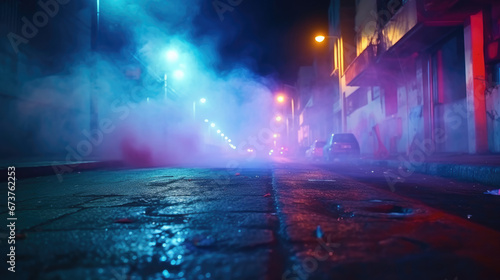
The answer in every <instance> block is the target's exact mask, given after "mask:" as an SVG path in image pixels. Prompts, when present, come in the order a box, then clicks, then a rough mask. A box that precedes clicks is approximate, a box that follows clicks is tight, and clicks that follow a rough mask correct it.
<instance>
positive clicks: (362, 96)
mask: <svg viewBox="0 0 500 280" xmlns="http://www.w3.org/2000/svg"><path fill="white" fill-rule="evenodd" d="M368 89H369V88H368V87H361V88H359V89H358V90H357V91H355V92H354V93H352V94H351V95H349V96H348V97H347V114H348V115H350V114H351V113H352V112H354V111H356V110H357V109H359V108H361V107H363V106H365V105H366V104H368Z"/></svg>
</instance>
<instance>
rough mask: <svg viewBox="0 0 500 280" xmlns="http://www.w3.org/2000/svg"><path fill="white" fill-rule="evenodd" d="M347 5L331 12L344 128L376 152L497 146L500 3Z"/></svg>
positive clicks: (337, 4) (381, 0)
mask: <svg viewBox="0 0 500 280" xmlns="http://www.w3.org/2000/svg"><path fill="white" fill-rule="evenodd" d="M348 2H352V3H353V2H354V1H342V0H332V1H331V5H330V12H329V14H330V26H329V29H330V31H329V33H330V36H332V37H335V38H338V39H335V38H334V40H332V42H330V44H331V45H332V47H331V48H330V49H331V57H332V61H331V65H332V67H331V69H332V73H331V76H332V77H333V78H334V79H337V80H338V92H339V94H338V97H335V102H334V104H335V105H334V108H333V112H334V117H333V120H332V123H334V124H336V126H338V127H339V126H341V129H340V127H339V128H337V129H338V130H342V131H344V132H352V133H354V134H355V135H356V137H357V138H358V141H359V142H360V146H361V152H362V153H364V154H372V155H375V156H379V157H385V156H388V155H396V154H409V153H411V151H414V150H416V149H419V150H423V151H425V153H424V154H427V155H430V154H431V153H471V154H481V153H487V152H500V117H499V115H498V112H499V111H500V90H499V87H498V81H499V71H498V69H499V65H500V64H499V62H500V49H499V46H500V43H499V42H500V3H498V2H495V1H486V0H485V1H465V0H463V1H460V0H456V1H437V0H407V1H404V0H378V1H373V0H357V1H355V5H349V4H348ZM348 12H354V16H353V17H352V18H353V19H354V20H351V21H349V20H348V19H347V18H343V17H342V15H345V14H346V13H348Z"/></svg>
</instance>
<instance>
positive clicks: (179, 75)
mask: <svg viewBox="0 0 500 280" xmlns="http://www.w3.org/2000/svg"><path fill="white" fill-rule="evenodd" d="M174 78H176V79H178V80H180V79H182V78H184V71H182V70H175V71H174Z"/></svg>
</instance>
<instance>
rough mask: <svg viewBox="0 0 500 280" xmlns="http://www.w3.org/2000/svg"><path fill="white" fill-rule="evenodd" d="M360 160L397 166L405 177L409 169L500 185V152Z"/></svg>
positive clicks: (410, 171) (366, 158)
mask: <svg viewBox="0 0 500 280" xmlns="http://www.w3.org/2000/svg"><path fill="white" fill-rule="evenodd" d="M357 163H358V164H366V163H368V164H370V165H376V166H382V167H387V168H389V169H396V170H397V171H396V170H394V172H395V173H394V174H395V175H398V176H402V177H403V176H404V175H405V174H408V173H413V172H418V173H424V174H428V175H435V176H441V177H448V178H455V179H460V180H465V181H469V182H479V183H482V184H488V185H494V186H499V185H500V155H498V154H488V155H471V154H435V155H430V156H424V157H420V158H419V155H413V156H409V155H401V156H394V157H389V158H386V159H376V158H374V157H362V158H361V159H360V160H358V161H357Z"/></svg>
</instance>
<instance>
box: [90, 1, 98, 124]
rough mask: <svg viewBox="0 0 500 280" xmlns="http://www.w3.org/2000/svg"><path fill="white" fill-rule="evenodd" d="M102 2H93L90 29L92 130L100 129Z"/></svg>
mask: <svg viewBox="0 0 500 280" xmlns="http://www.w3.org/2000/svg"><path fill="white" fill-rule="evenodd" d="M99 1H100V0H93V1H91V9H90V10H91V13H92V14H91V17H90V20H91V27H90V37H91V38H90V49H91V53H92V58H93V60H92V68H93V69H92V71H91V73H90V93H89V94H90V98H89V99H90V129H91V130H92V129H96V128H97V127H98V124H97V122H98V119H99V114H98V112H99V108H98V103H97V95H98V93H97V91H98V87H97V82H96V81H97V73H96V70H97V69H96V68H97V66H96V61H97V59H96V57H97V54H98V51H99V33H100V32H99V31H100V14H99V13H100V7H99V6H100V5H99V4H100V3H99Z"/></svg>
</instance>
